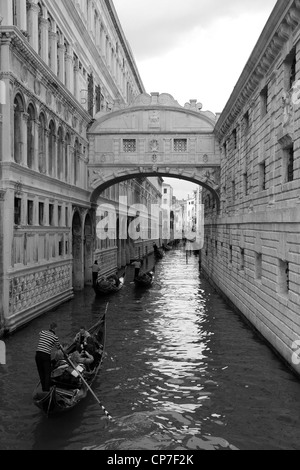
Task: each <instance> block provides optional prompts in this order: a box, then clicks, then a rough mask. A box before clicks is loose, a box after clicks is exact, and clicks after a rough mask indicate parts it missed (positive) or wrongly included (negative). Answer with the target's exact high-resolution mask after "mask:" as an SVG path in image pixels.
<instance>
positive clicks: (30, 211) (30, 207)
mask: <svg viewBox="0 0 300 470" xmlns="http://www.w3.org/2000/svg"><path fill="white" fill-rule="evenodd" d="M27 225H33V201H30V200H28V201H27Z"/></svg>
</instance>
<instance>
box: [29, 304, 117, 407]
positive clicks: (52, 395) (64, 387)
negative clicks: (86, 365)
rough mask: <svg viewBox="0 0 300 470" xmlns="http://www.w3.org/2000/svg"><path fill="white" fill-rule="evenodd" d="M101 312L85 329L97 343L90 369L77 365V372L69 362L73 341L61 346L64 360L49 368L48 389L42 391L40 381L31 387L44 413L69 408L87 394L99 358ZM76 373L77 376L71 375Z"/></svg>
mask: <svg viewBox="0 0 300 470" xmlns="http://www.w3.org/2000/svg"><path fill="white" fill-rule="evenodd" d="M107 305H108V304H107ZM106 310H107V306H106ZM105 316H106V311H105V313H104V315H103V316H102V317H101V319H100V320H99V321H98V322H97V323H96V324H95V325H94V326H92V327H91V328H90V329H89V330H88V331H89V333H90V335H91V336H92V337H93V339H94V342H95V344H96V345H97V350H96V353H95V355H94V358H95V360H94V363H93V364H92V366H93V368H92V370H89V371H88V370H86V371H84V372H82V371H81V369H78V370H80V371H81V372H80V374H77V373H76V370H74V368H73V367H72V366H71V365H70V364H71V363H70V362H69V361H70V359H68V358H69V357H70V356H69V355H70V354H71V353H72V352H74V351H75V350H76V344H75V343H74V342H73V343H72V344H70V345H69V346H68V347H67V348H66V349H65V354H64V356H65V361H63V360H62V361H60V362H59V363H58V365H56V366H55V367H54V368H53V370H52V372H51V386H50V391H49V392H43V391H42V387H41V384H40V383H39V384H38V385H37V387H36V389H35V390H34V393H33V403H34V404H35V405H36V406H37V407H38V408H40V409H41V410H42V411H43V412H44V413H45V414H46V415H47V416H50V415H54V414H55V415H57V414H60V413H63V412H65V411H67V410H70V409H72V408H74V407H75V406H76V405H78V403H79V402H81V401H82V400H83V399H84V398H85V397H86V396H87V394H88V392H89V388H90V387H91V385H92V383H93V381H94V380H95V378H96V377H97V374H98V372H99V369H100V367H101V365H102V362H103V357H104V350H105V338H106V322H105ZM71 362H72V361H71ZM62 363H64V364H62ZM72 364H73V363H72ZM73 365H74V364H73ZM76 375H77V377H75V376H76ZM80 375H81V377H80ZM82 378H83V380H82Z"/></svg>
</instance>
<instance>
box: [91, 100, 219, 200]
mask: <svg viewBox="0 0 300 470" xmlns="http://www.w3.org/2000/svg"><path fill="white" fill-rule="evenodd" d="M216 122H217V116H216V115H214V114H213V113H211V112H210V111H202V104H201V103H197V100H190V103H186V104H185V106H184V107H182V106H180V105H179V103H178V102H177V101H176V100H175V99H174V98H173V97H172V95H170V94H168V93H163V94H159V93H152V94H151V95H149V94H147V93H143V94H141V95H139V96H137V97H136V98H135V99H134V101H133V103H132V104H131V105H129V106H125V105H120V103H115V105H114V108H113V109H112V112H110V113H103V112H102V113H101V112H100V113H98V114H97V115H96V116H95V122H94V123H93V124H92V126H91V127H90V129H89V131H88V136H89V141H90V153H89V166H88V169H89V185H90V189H91V200H92V201H93V202H95V201H96V200H97V197H98V195H99V193H100V192H101V191H102V190H104V189H106V188H107V187H109V186H110V185H112V184H116V183H120V182H122V181H124V180H127V179H133V178H145V177H153V176H154V177H155V176H156V177H173V178H178V179H183V180H186V181H190V182H193V183H196V184H199V185H201V186H203V187H204V188H205V189H207V190H208V191H210V193H211V194H212V196H213V198H214V199H215V201H216V206H217V208H219V206H220V202H219V184H220V163H221V155H220V145H219V143H218V142H217V140H216V137H215V134H214V128H215V124H216Z"/></svg>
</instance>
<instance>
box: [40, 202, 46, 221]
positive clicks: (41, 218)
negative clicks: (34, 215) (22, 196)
mask: <svg viewBox="0 0 300 470" xmlns="http://www.w3.org/2000/svg"><path fill="white" fill-rule="evenodd" d="M44 207H45V205H44V203H43V202H39V225H44V223H45V221H44Z"/></svg>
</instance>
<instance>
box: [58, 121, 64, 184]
mask: <svg viewBox="0 0 300 470" xmlns="http://www.w3.org/2000/svg"><path fill="white" fill-rule="evenodd" d="M57 138H58V142H57V177H58V178H59V179H62V178H63V158H64V148H63V130H62V128H61V127H60V128H59V129H58V133H57Z"/></svg>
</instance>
